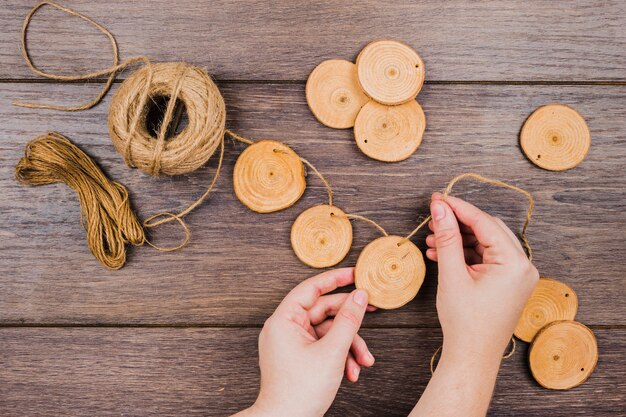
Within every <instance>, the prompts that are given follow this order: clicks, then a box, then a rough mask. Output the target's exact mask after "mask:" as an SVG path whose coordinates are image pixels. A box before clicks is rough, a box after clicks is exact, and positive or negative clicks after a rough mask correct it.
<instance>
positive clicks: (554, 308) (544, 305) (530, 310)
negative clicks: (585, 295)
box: [515, 277, 578, 342]
mask: <svg viewBox="0 0 626 417" xmlns="http://www.w3.org/2000/svg"><path fill="white" fill-rule="evenodd" d="M577 311H578V297H577V296H576V293H575V292H574V290H572V289H571V288H570V287H569V286H568V285H566V284H564V283H562V282H560V281H557V280H555V279H551V278H545V277H542V278H541V279H540V280H539V282H538V283H537V286H536V287H535V290H534V291H533V293H532V295H531V296H530V298H529V299H528V302H527V303H526V306H525V307H524V311H522V315H521V317H520V319H519V321H518V322H517V326H516V327H515V336H516V337H517V338H518V339H521V340H523V341H524V342H531V341H532V340H533V338H534V337H535V335H536V334H537V332H538V331H539V330H541V328H543V327H544V326H545V325H546V324H549V323H552V322H553V321H559V320H574V318H576V312H577Z"/></svg>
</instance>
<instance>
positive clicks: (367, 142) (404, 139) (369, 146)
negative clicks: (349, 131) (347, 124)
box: [354, 100, 426, 162]
mask: <svg viewBox="0 0 626 417" xmlns="http://www.w3.org/2000/svg"><path fill="white" fill-rule="evenodd" d="M425 129H426V116H425V115H424V111H423V110H422V107H421V106H420V105H419V103H418V102H417V101H415V100H411V101H409V102H408V103H404V104H401V105H399V106H385V105H383V104H380V103H377V102H375V101H370V102H369V103H367V104H366V105H365V106H363V108H362V109H361V111H360V112H359V115H358V116H357V118H356V123H355V125H354V138H355V140H356V143H357V146H358V147H359V149H361V151H362V152H363V153H364V154H365V155H367V156H369V157H370V158H373V159H376V160H379V161H384V162H397V161H402V160H403V159H406V158H408V157H409V156H411V155H412V154H413V153H414V152H415V151H416V150H417V148H418V147H419V146H420V144H421V143H422V137H423V136H424V130H425ZM366 138H367V139H366Z"/></svg>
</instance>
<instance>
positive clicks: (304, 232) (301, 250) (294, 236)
mask: <svg viewBox="0 0 626 417" xmlns="http://www.w3.org/2000/svg"><path fill="white" fill-rule="evenodd" d="M351 246H352V224H351V223H350V220H348V218H347V217H346V214H345V213H344V212H343V211H342V210H341V209H339V208H337V207H336V206H329V205H327V204H322V205H319V206H314V207H311V208H309V209H307V210H305V211H303V212H302V214H300V215H299V216H298V218H297V219H296V221H295V222H293V225H292V226H291V247H292V248H293V251H294V252H295V253H296V256H297V257H298V259H300V260H301V261H302V262H304V263H305V264H307V265H309V266H312V267H313V268H327V267H329V266H333V265H337V264H338V263H339V262H341V261H342V260H343V258H345V257H346V255H347V254H348V252H349V251H350V247H351Z"/></svg>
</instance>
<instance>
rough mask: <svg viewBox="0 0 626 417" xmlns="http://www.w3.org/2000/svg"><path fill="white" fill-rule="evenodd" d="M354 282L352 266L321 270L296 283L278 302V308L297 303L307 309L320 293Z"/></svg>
mask: <svg viewBox="0 0 626 417" xmlns="http://www.w3.org/2000/svg"><path fill="white" fill-rule="evenodd" d="M352 283H354V268H339V269H333V270H331V271H326V272H323V273H321V274H319V275H316V276H314V277H311V278H309V279H307V280H305V281H302V282H301V283H300V284H298V285H297V286H296V287H295V288H294V289H293V290H291V292H289V294H287V296H286V297H285V299H284V300H283V301H282V302H281V303H280V305H279V306H278V309H280V308H284V307H285V306H293V305H298V306H301V307H302V308H304V309H307V310H308V309H309V308H311V307H312V306H313V304H315V301H316V300H317V299H318V298H320V297H321V296H322V295H324V294H326V293H329V292H331V291H333V290H336V289H337V288H339V287H344V286H346V285H350V284H352Z"/></svg>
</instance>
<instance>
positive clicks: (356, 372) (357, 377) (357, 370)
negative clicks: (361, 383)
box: [352, 368, 361, 379]
mask: <svg viewBox="0 0 626 417" xmlns="http://www.w3.org/2000/svg"><path fill="white" fill-rule="evenodd" d="M360 373H361V370H360V369H359V368H354V369H353V370H352V375H353V376H354V379H359V374H360Z"/></svg>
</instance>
